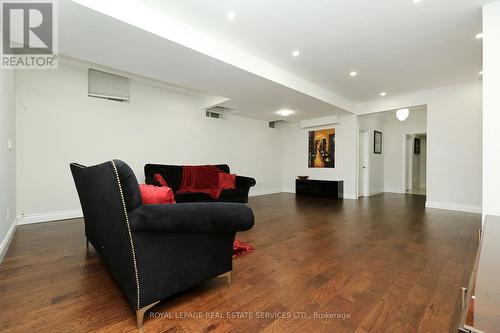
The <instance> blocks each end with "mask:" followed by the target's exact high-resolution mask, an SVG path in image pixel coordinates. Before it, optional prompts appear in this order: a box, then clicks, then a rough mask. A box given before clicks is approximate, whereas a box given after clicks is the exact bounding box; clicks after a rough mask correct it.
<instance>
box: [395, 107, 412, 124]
mask: <svg viewBox="0 0 500 333" xmlns="http://www.w3.org/2000/svg"><path fill="white" fill-rule="evenodd" d="M409 115H410V110H409V109H399V110H398V111H396V117H397V118H398V120H399V121H405V120H406V119H408V116H409Z"/></svg>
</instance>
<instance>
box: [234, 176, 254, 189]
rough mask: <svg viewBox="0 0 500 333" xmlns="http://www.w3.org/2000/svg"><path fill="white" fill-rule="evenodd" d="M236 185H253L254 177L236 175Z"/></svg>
mask: <svg viewBox="0 0 500 333" xmlns="http://www.w3.org/2000/svg"><path fill="white" fill-rule="evenodd" d="M235 185H236V187H252V186H255V179H253V178H250V177H244V176H236V183H235Z"/></svg>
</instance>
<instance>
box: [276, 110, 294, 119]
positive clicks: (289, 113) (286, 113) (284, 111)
mask: <svg viewBox="0 0 500 333" xmlns="http://www.w3.org/2000/svg"><path fill="white" fill-rule="evenodd" d="M276 113H277V114H279V115H280V116H283V117H288V116H289V115H291V114H293V111H292V110H288V109H283V110H279V111H277V112H276Z"/></svg>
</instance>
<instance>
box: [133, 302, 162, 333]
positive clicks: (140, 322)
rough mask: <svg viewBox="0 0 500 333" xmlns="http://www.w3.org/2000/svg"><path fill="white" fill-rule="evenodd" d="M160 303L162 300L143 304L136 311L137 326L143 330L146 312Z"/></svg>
mask: <svg viewBox="0 0 500 333" xmlns="http://www.w3.org/2000/svg"><path fill="white" fill-rule="evenodd" d="M158 303H160V301H157V302H154V303H151V304H148V305H146V306H143V307H142V308H140V309H139V310H137V311H135V315H136V316H137V328H138V329H139V330H140V331H141V332H142V329H143V327H144V314H145V313H146V311H148V310H149V309H151V308H152V307H153V306H155V305H156V304H158Z"/></svg>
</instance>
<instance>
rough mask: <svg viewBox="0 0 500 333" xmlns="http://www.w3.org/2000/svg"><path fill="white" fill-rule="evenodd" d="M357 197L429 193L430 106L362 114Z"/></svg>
mask: <svg viewBox="0 0 500 333" xmlns="http://www.w3.org/2000/svg"><path fill="white" fill-rule="evenodd" d="M357 155H358V156H357V165H356V167H357V170H356V171H357V179H358V182H357V186H356V190H357V192H358V195H357V197H358V198H359V197H366V196H372V195H376V194H380V193H400V194H419V195H425V194H426V192H427V187H428V186H427V106H426V105H421V106H414V107H408V108H404V109H399V110H392V111H384V112H378V113H372V114H367V115H362V116H358V151H357Z"/></svg>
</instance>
